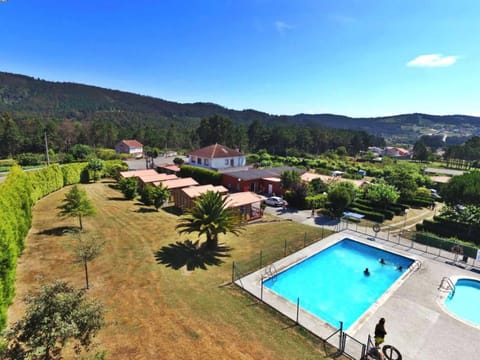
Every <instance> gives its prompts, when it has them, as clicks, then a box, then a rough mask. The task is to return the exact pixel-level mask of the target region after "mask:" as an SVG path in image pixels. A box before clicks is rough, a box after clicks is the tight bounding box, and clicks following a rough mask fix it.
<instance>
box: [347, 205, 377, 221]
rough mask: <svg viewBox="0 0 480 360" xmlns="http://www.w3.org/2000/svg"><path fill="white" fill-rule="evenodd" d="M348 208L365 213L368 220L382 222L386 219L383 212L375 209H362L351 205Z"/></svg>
mask: <svg viewBox="0 0 480 360" xmlns="http://www.w3.org/2000/svg"><path fill="white" fill-rule="evenodd" d="M348 210H350V211H352V212H356V213H359V214H362V215H365V219H366V220H371V221H375V222H379V223H382V222H383V221H384V220H385V216H384V215H383V214H380V213H377V212H374V211H368V210H362V209H359V208H356V207H350V208H348Z"/></svg>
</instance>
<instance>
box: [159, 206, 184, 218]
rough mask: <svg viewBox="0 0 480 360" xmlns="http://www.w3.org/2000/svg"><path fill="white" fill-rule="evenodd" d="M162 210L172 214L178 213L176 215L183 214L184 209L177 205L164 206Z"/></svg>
mask: <svg viewBox="0 0 480 360" xmlns="http://www.w3.org/2000/svg"><path fill="white" fill-rule="evenodd" d="M162 210H163V211H165V212H167V213H169V214H172V215H176V216H180V215H182V214H183V211H182V209H180V208H178V207H176V206H173V205H171V206H164V207H162Z"/></svg>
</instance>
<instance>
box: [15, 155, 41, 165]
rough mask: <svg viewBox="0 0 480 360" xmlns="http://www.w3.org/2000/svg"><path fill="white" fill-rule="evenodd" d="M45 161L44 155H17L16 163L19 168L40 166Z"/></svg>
mask: <svg viewBox="0 0 480 360" xmlns="http://www.w3.org/2000/svg"><path fill="white" fill-rule="evenodd" d="M44 160H45V155H41V154H33V153H23V154H18V155H17V162H18V164H19V165H21V166H33V165H40V164H41V163H42V162H43V161H44Z"/></svg>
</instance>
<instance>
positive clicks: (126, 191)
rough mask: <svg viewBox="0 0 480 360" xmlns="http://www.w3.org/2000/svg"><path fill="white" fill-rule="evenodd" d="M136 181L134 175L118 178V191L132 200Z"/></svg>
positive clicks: (136, 185)
mask: <svg viewBox="0 0 480 360" xmlns="http://www.w3.org/2000/svg"><path fill="white" fill-rule="evenodd" d="M137 188H138V183H137V179H136V178H134V177H131V178H124V179H121V180H120V191H121V192H122V194H123V195H124V196H125V198H126V199H128V200H132V199H135V197H136V196H137Z"/></svg>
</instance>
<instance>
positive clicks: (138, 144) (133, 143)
mask: <svg viewBox="0 0 480 360" xmlns="http://www.w3.org/2000/svg"><path fill="white" fill-rule="evenodd" d="M120 143H123V144H125V145H127V146H128V147H142V146H143V144H142V143H141V142H138V141H137V140H122V141H120Z"/></svg>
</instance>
